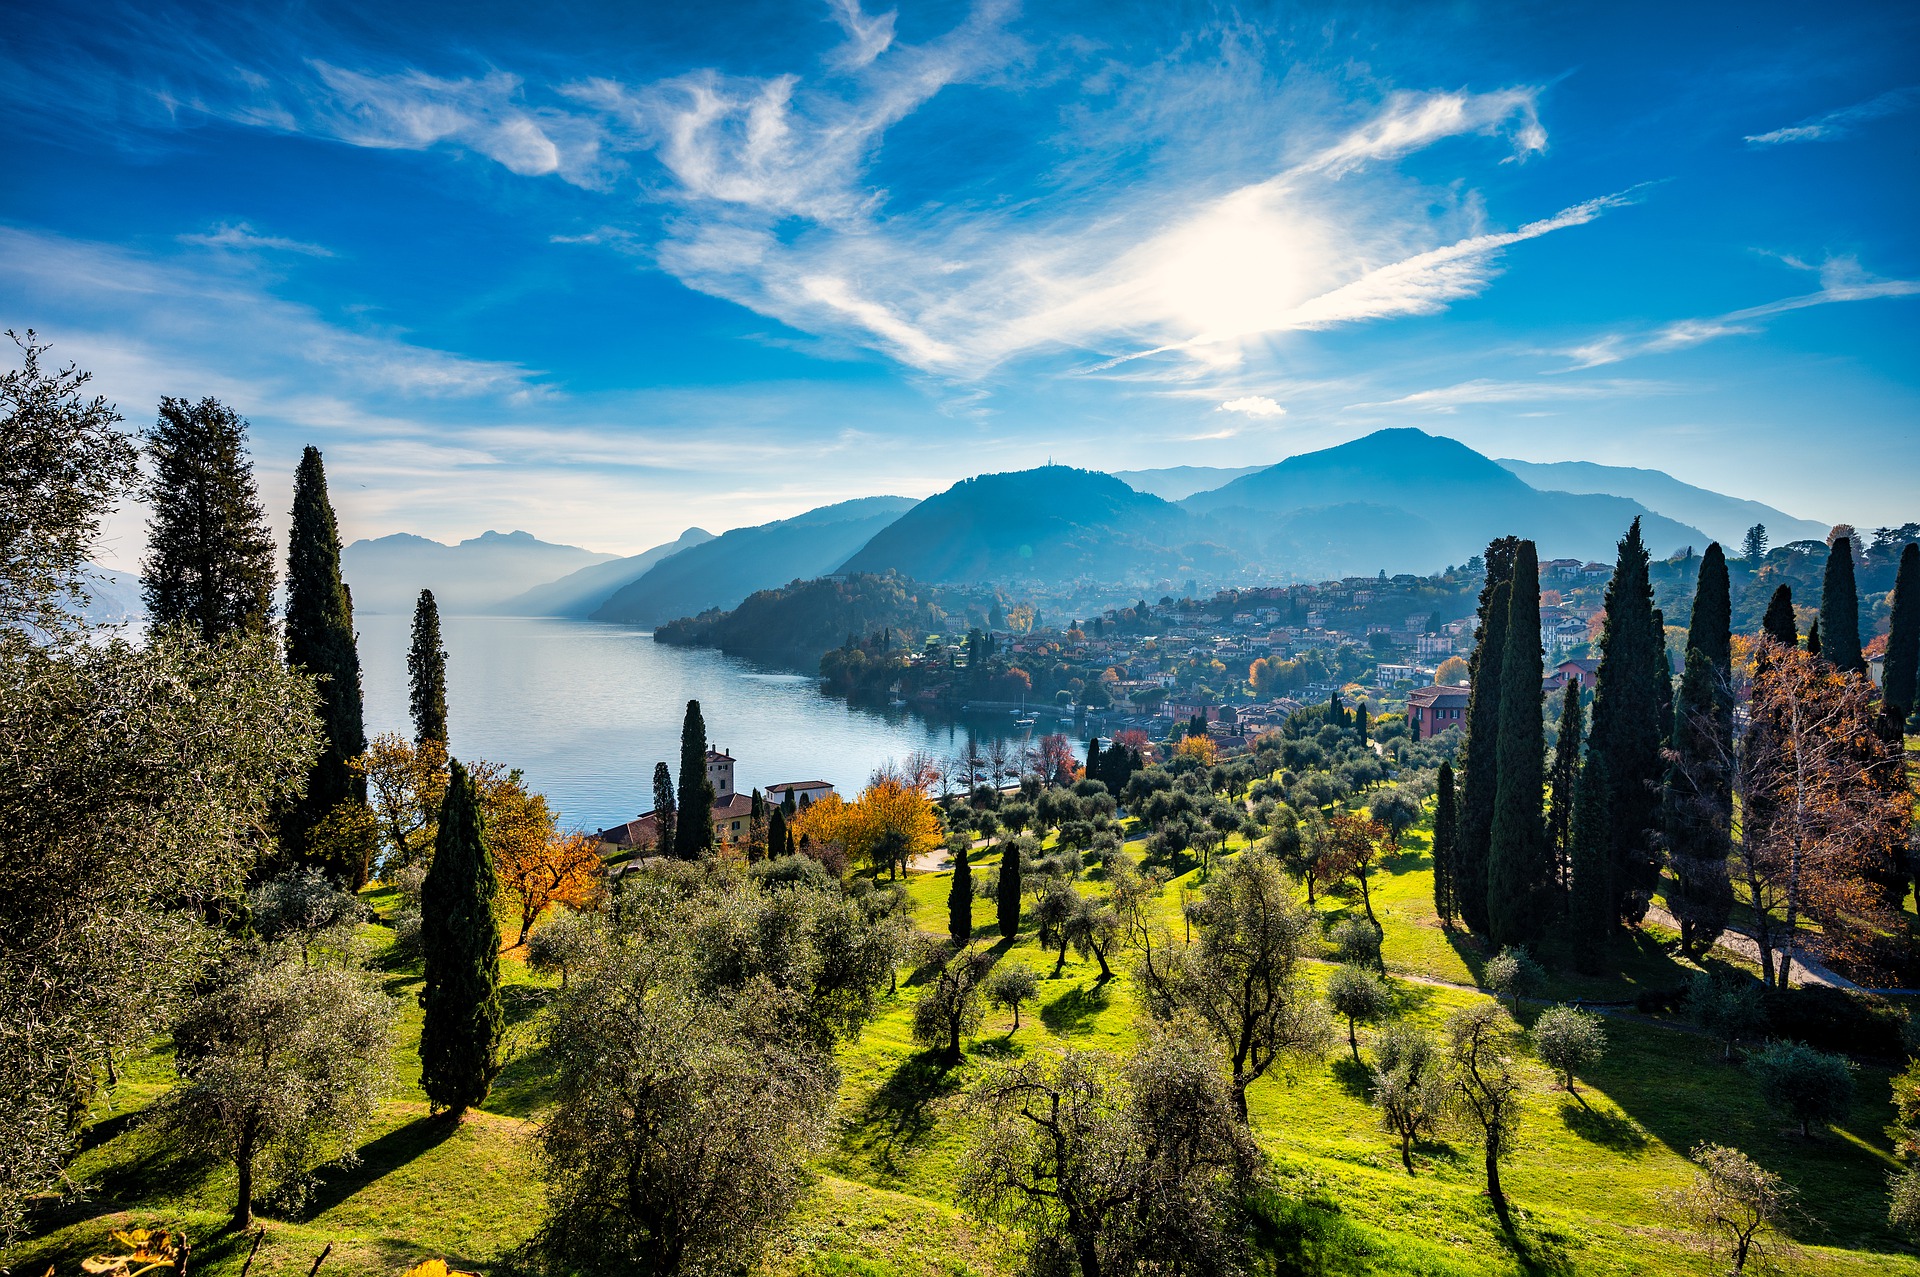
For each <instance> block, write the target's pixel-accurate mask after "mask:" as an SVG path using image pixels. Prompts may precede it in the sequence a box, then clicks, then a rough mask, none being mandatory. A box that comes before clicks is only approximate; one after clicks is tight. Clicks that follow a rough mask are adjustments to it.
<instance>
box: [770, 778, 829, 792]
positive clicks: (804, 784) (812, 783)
mask: <svg viewBox="0 0 1920 1277" xmlns="http://www.w3.org/2000/svg"><path fill="white" fill-rule="evenodd" d="M832 788H833V786H832V785H829V784H828V783H827V782H826V781H824V780H783V781H781V782H780V783H779V784H778V785H768V786H767V792H768V793H769V794H784V793H785V792H786V791H787V790H789V789H832Z"/></svg>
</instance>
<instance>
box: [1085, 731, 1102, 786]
mask: <svg viewBox="0 0 1920 1277" xmlns="http://www.w3.org/2000/svg"><path fill="white" fill-rule="evenodd" d="M1105 766H1106V764H1105V762H1104V761H1103V760H1102V759H1101V757H1100V738H1099V737H1098V736H1089V737H1088V738H1087V770H1086V774H1087V779H1088V780H1097V781H1099V782H1101V783H1102V784H1105V783H1106V777H1105V776H1103V775H1102V774H1101V772H1102V770H1103V769H1104V767H1105Z"/></svg>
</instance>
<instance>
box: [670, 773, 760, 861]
mask: <svg viewBox="0 0 1920 1277" xmlns="http://www.w3.org/2000/svg"><path fill="white" fill-rule="evenodd" d="M787 796H788V797H789V798H791V797H792V796H793V795H792V794H791V793H789V794H788V795H787ZM674 815H675V813H674V805H673V773H672V772H671V771H669V770H668V769H667V765H666V764H665V763H655V764H654V765H653V832H654V838H655V842H654V848H655V849H656V850H657V851H658V852H659V853H660V854H661V855H663V856H671V855H673V854H674V851H673V848H674V840H675V839H676V838H678V837H679V833H678V822H677V821H676V820H675V819H674Z"/></svg>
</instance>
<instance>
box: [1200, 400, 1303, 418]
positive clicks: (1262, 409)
mask: <svg viewBox="0 0 1920 1277" xmlns="http://www.w3.org/2000/svg"><path fill="white" fill-rule="evenodd" d="M1215 411H1217V412H1241V413H1245V414H1246V415H1247V416H1249V417H1284V416H1286V415H1287V410H1286V409H1285V408H1283V407H1281V406H1280V405H1279V404H1277V403H1275V402H1274V401H1273V400H1272V399H1270V398H1268V397H1267V396H1266V395H1242V396H1241V397H1240V398H1238V399H1229V400H1227V401H1226V402H1225V403H1223V404H1221V405H1220V407H1219V408H1217V409H1216V410H1215Z"/></svg>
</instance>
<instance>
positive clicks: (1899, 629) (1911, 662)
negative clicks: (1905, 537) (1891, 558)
mask: <svg viewBox="0 0 1920 1277" xmlns="http://www.w3.org/2000/svg"><path fill="white" fill-rule="evenodd" d="M1891 613H1892V615H1891V616H1890V617H1889V618H1888V622H1887V659H1886V664H1885V665H1883V666H1882V667H1881V673H1880V695H1881V699H1882V700H1883V701H1884V702H1885V704H1886V707H1887V724H1888V728H1889V731H1890V733H1891V734H1893V735H1896V736H1897V735H1898V734H1899V733H1900V732H1901V730H1902V729H1903V728H1904V727H1905V726H1906V722H1907V719H1908V717H1910V716H1911V715H1912V713H1913V711H1914V710H1915V709H1920V706H1916V705H1915V704H1914V693H1915V688H1916V684H1920V545H1916V544H1914V543H1913V542H1912V541H1909V542H1907V547H1906V549H1904V550H1902V551H1900V570H1899V571H1898V572H1897V573H1896V574H1895V576H1894V578H1893V600H1892V607H1891Z"/></svg>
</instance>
